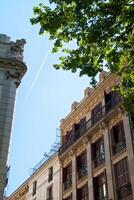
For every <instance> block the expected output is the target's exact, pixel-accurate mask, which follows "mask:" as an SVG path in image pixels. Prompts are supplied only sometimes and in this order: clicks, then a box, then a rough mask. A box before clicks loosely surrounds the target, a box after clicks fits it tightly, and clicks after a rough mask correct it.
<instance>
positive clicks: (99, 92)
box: [59, 71, 134, 200]
mask: <svg viewBox="0 0 134 200" xmlns="http://www.w3.org/2000/svg"><path fill="white" fill-rule="evenodd" d="M119 82H120V79H119V77H117V76H116V75H115V74H112V73H107V72H104V71H103V72H101V73H100V76H99V83H98V85H97V87H96V88H95V89H92V88H87V89H86V90H85V92H84V98H83V99H82V101H81V102H80V103H78V102H74V103H73V104H72V108H71V112H70V113H69V114H68V115H67V116H66V117H65V118H64V119H62V120H61V126H60V128H61V140H62V146H61V148H60V149H59V159H60V162H61V166H62V172H61V187H62V192H61V197H60V199H61V200H106V199H108V200H127V199H134V149H133V148H134V145H133V142H134V137H133V135H134V132H133V128H132V123H131V126H130V117H129V116H128V115H127V113H125V111H124V110H123V109H122V107H121V104H122V100H121V97H120V96H119V95H118V94H117V93H116V92H114V91H113V90H112V88H113V87H114V86H115V85H118V84H119ZM131 119H132V118H131ZM132 121H133V119H132Z"/></svg>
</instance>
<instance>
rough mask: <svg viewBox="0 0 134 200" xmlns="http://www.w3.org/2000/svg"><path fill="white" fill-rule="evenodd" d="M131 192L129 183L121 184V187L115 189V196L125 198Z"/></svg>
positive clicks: (121, 199)
mask: <svg viewBox="0 0 134 200" xmlns="http://www.w3.org/2000/svg"><path fill="white" fill-rule="evenodd" d="M131 194H132V188H131V183H127V184H126V185H123V186H122V187H121V188H119V189H117V197H118V199H120V200H123V199H126V197H128V196H130V195H131Z"/></svg>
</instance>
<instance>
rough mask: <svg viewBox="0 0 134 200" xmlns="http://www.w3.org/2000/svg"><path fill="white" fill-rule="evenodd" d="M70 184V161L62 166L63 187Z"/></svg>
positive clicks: (65, 187) (66, 187) (67, 186)
mask: <svg viewBox="0 0 134 200" xmlns="http://www.w3.org/2000/svg"><path fill="white" fill-rule="evenodd" d="M71 185H72V162H71V163H69V165H67V166H66V167H64V168H63V189H64V190H66V189H68V188H69V187H70V186H71Z"/></svg>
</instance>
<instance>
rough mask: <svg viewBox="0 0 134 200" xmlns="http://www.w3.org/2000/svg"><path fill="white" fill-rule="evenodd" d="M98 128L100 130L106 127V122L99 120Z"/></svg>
mask: <svg viewBox="0 0 134 200" xmlns="http://www.w3.org/2000/svg"><path fill="white" fill-rule="evenodd" d="M99 128H100V130H104V129H105V128H106V123H105V122H101V123H100V124H99Z"/></svg>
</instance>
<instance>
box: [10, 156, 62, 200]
mask: <svg viewBox="0 0 134 200" xmlns="http://www.w3.org/2000/svg"><path fill="white" fill-rule="evenodd" d="M41 163H43V162H42V161H41V162H40V163H39V164H38V165H37V166H38V167H36V168H35V169H34V170H33V174H32V175H31V176H30V177H29V178H28V179H27V180H26V181H25V183H23V184H22V185H21V186H20V187H19V188H18V189H17V190H16V191H15V192H13V194H11V195H10V196H9V197H8V198H7V200H60V171H61V170H60V163H59V159H58V154H57V153H56V154H54V155H52V156H51V157H50V158H49V159H47V160H46V161H45V162H44V163H43V164H41Z"/></svg>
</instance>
